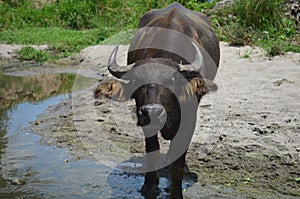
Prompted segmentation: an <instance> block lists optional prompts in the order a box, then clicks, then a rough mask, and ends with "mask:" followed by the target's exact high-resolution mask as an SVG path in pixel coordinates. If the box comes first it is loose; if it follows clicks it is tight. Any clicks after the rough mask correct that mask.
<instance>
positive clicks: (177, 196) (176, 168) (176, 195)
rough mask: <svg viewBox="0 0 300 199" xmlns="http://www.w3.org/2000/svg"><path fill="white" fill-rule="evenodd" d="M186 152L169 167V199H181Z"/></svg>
mask: <svg viewBox="0 0 300 199" xmlns="http://www.w3.org/2000/svg"><path fill="white" fill-rule="evenodd" d="M185 156H186V152H185V153H184V154H183V155H181V156H180V157H179V158H178V159H177V160H176V161H174V162H173V163H172V164H171V165H170V173H171V178H172V182H171V197H170V198H171V199H182V198H183V195H182V179H183V175H184V165H185Z"/></svg>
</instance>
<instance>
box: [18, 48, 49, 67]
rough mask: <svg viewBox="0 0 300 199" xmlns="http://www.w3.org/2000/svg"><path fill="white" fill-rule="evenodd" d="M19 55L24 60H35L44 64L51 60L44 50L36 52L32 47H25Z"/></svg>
mask: <svg viewBox="0 0 300 199" xmlns="http://www.w3.org/2000/svg"><path fill="white" fill-rule="evenodd" d="M19 55H20V57H21V58H22V59H24V60H35V61H37V62H39V63H44V62H46V61H48V60H49V58H50V55H49V54H48V53H47V52H44V51H42V50H36V49H35V48H33V47H31V46H25V47H23V48H22V49H21V50H20V51H19Z"/></svg>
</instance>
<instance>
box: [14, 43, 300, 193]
mask: <svg viewBox="0 0 300 199" xmlns="http://www.w3.org/2000/svg"><path fill="white" fill-rule="evenodd" d="M127 48H128V46H121V47H120V49H119V54H118V55H119V57H118V59H119V62H120V64H125V63H126V51H127ZM112 49H113V46H93V47H89V48H86V49H84V50H83V51H82V52H81V53H80V54H79V55H78V56H77V57H76V58H74V59H73V60H80V63H79V62H78V65H77V66H72V67H66V66H64V68H63V69H62V70H61V68H60V69H59V70H57V68H55V67H53V66H51V67H48V68H47V67H46V66H45V67H34V68H31V69H27V71H26V72H24V71H21V72H20V71H19V72H14V73H13V74H17V75H20V74H21V75H22V74H25V73H26V74H28V73H29V74H35V73H39V72H40V70H41V68H43V70H42V71H43V72H54V71H56V72H57V71H64V72H68V71H69V72H72V71H75V70H77V72H78V74H83V75H85V76H89V77H96V78H100V79H106V78H112V77H111V76H110V75H109V74H108V71H107V69H106V66H105V65H106V62H107V57H108V55H109V53H110V52H111V51H112ZM215 82H216V83H217V84H218V91H216V92H214V93H211V94H210V95H208V96H206V97H204V98H203V100H202V101H201V103H200V105H199V110H198V118H197V126H196V130H195V133H194V136H193V140H192V144H191V146H190V148H189V152H188V157H187V165H188V167H189V169H190V170H191V171H192V172H195V173H196V174H197V176H198V179H197V181H198V182H199V183H201V185H202V186H204V187H205V186H210V185H214V186H222V187H225V188H228V189H230V190H232V191H230V192H231V193H234V194H237V195H238V194H245V193H246V194H247V195H249V196H251V197H254V198H265V197H268V196H274V195H275V196H278V198H293V197H295V198H297V197H300V155H299V153H300V100H299V99H300V54H296V53H286V54H285V55H281V56H276V57H272V58H270V57H265V55H264V52H263V50H261V49H259V48H253V47H249V46H246V47H240V48H237V47H230V46H228V45H227V44H226V43H221V64H220V69H219V72H218V75H217V77H216V79H215ZM96 83H97V81H96V80H95V85H94V86H93V87H90V88H88V89H86V90H83V91H77V90H78V89H76V88H81V86H82V84H84V81H83V80H81V79H80V78H78V79H77V81H76V83H75V85H74V89H75V90H74V92H73V94H72V97H70V98H69V99H67V100H65V101H63V102H61V103H60V104H58V105H55V106H52V107H49V109H48V111H47V112H46V113H45V114H43V115H41V116H40V117H39V118H38V119H37V121H36V122H34V123H33V125H32V126H31V127H30V128H31V129H33V130H34V131H35V132H36V133H38V134H40V135H42V140H41V142H42V143H43V144H51V145H56V146H58V147H67V148H69V149H70V152H71V153H72V154H73V155H75V157H77V158H78V159H81V158H93V159H96V160H99V161H100V162H102V163H105V164H108V165H111V166H115V165H114V162H126V161H128V159H130V157H131V156H139V154H140V155H141V154H144V141H143V133H142V131H141V129H139V128H137V127H136V125H135V116H134V103H133V102H128V103H125V104H124V103H119V104H117V103H114V102H111V101H109V100H107V99H100V100H95V99H94V98H93V96H92V93H93V92H92V91H93V89H94V88H95V86H96ZM124 107H125V110H123V108H124ZM160 141H161V143H162V151H165V150H167V148H166V146H167V144H168V143H167V142H166V141H163V140H160ZM229 194H230V193H229Z"/></svg>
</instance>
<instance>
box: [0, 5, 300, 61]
mask: <svg viewBox="0 0 300 199" xmlns="http://www.w3.org/2000/svg"><path fill="white" fill-rule="evenodd" d="M51 2H52V3H51ZM172 2H173V1H172V0H161V1H155V0H137V1H130V0H123V1H120V0H56V1H54V0H53V1H49V3H46V4H43V5H37V3H36V2H35V1H30V0H19V1H16V0H3V1H2V3H0V30H1V31H0V43H8V44H10V43H17V44H26V45H29V44H48V45H50V46H51V47H52V49H53V51H54V52H55V56H54V57H53V56H52V55H51V59H53V58H54V59H56V58H60V57H65V56H69V55H70V54H72V53H74V52H78V51H80V50H81V49H82V48H85V47H87V46H90V45H96V44H100V43H103V42H105V43H109V42H110V43H118V42H119V43H123V44H124V43H128V42H129V41H130V36H131V35H132V33H133V32H134V31H130V30H132V29H135V28H137V26H138V23H139V19H140V18H141V16H142V15H143V14H144V13H145V12H147V11H148V10H151V9H156V8H161V7H166V6H167V5H168V4H170V3H172ZM178 2H179V3H181V4H183V5H184V6H185V7H187V8H189V9H192V10H196V11H200V12H204V13H206V14H207V15H208V17H209V18H210V20H211V22H212V25H213V27H214V28H215V30H216V32H217V34H218V36H219V38H220V40H223V41H228V42H229V43H230V44H231V45H245V44H250V45H252V44H254V45H259V46H262V47H263V48H265V49H266V50H267V52H268V53H269V54H270V55H276V54H280V53H282V52H284V51H296V52H300V47H299V46H300V45H299V44H300V41H299V35H297V32H296V30H295V23H294V21H292V20H291V19H288V18H286V17H285V16H284V6H283V0H236V1H235V3H234V4H233V5H229V6H226V7H224V8H222V9H217V10H211V8H212V7H213V6H214V5H215V4H216V3H217V2H218V0H214V1H201V2H202V3H200V1H199V0H188V1H185V0H179V1H178ZM203 2H204V3H203ZM120 32H122V33H123V34H117V33H120ZM116 35H117V36H116ZM108 38H110V39H108ZM107 39H108V40H107Z"/></svg>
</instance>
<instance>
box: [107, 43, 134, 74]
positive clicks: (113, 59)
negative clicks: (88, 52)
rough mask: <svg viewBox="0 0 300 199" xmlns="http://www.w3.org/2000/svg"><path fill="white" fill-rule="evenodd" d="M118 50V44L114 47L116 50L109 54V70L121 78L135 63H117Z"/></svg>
mask: <svg viewBox="0 0 300 199" xmlns="http://www.w3.org/2000/svg"><path fill="white" fill-rule="evenodd" d="M118 50H119V46H116V47H115V48H114V50H113V51H112V52H111V54H110V56H109V59H108V62H107V68H108V71H109V72H110V73H111V74H112V75H113V76H115V77H116V78H119V79H121V78H122V76H123V75H124V74H125V73H126V72H128V71H129V70H130V69H131V68H132V66H133V64H131V65H127V66H120V65H118V64H117V53H118Z"/></svg>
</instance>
